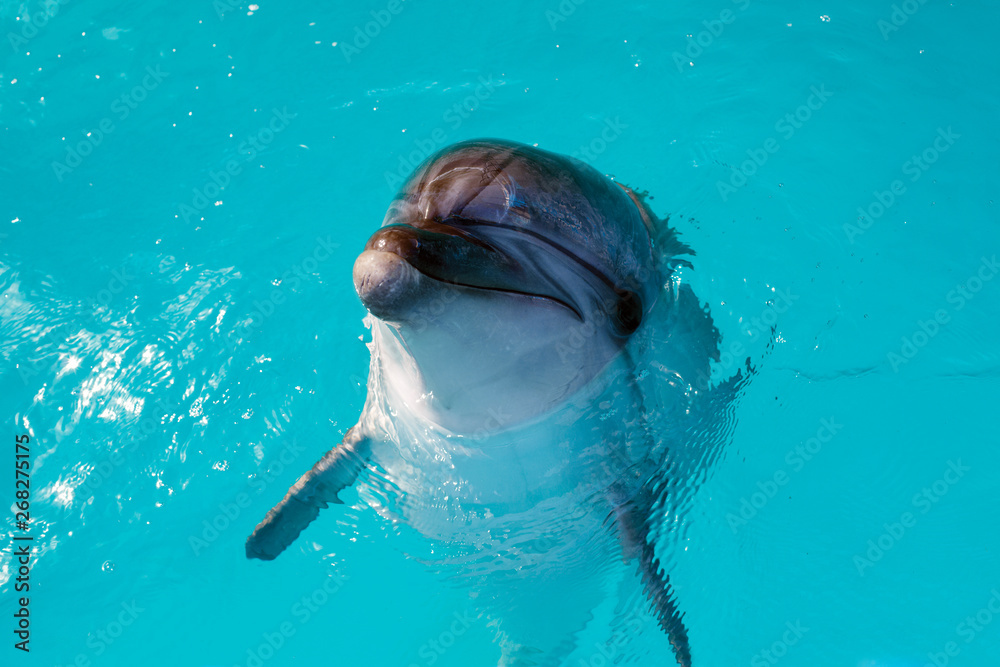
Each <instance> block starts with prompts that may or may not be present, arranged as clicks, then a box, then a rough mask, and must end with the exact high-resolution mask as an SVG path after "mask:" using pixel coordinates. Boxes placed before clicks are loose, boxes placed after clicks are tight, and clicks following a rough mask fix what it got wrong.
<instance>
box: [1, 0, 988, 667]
mask: <svg viewBox="0 0 1000 667" xmlns="http://www.w3.org/2000/svg"><path fill="white" fill-rule="evenodd" d="M998 20H1000V15H998V10H997V8H996V6H995V5H994V4H992V3H987V2H951V3H948V2H935V1H934V0H927V1H926V2H919V1H918V0H907V1H906V2H897V3H893V2H890V1H888V0H887V1H886V2H864V3H862V2H850V3H821V2H780V3H762V2H756V1H755V0H737V1H730V0H719V1H717V2H708V1H705V0H702V1H699V2H680V3H670V4H666V5H660V4H655V3H624V4H622V3H619V4H616V5H609V4H606V3H597V2H593V0H591V1H589V2H585V1H583V0H565V1H563V2H561V3H560V2H556V1H555V0H554V1H553V2H551V3H544V2H542V3H521V2H516V3H507V4H504V5H496V4H491V5H469V4H468V3H459V2H447V1H443V0H438V1H434V2H431V1H426V2H415V1H413V0H405V1H404V0H399V2H398V3H397V2H383V1H374V2H364V3H356V4H352V5H347V4H338V5H336V6H317V5H316V4H315V3H311V4H306V3H290V4H287V5H279V4H275V3H268V2H266V1H263V2H259V3H258V4H252V5H250V4H241V3H236V2H232V1H231V0H219V1H217V2H214V3H212V2H207V1H206V2H199V3H189V4H178V3H163V2H150V3H141V4H135V5H127V6H118V5H112V4H110V3H106V2H100V1H98V0H90V1H85V0H66V1H64V2H47V3H46V2H36V1H31V2H16V3H15V2H3V3H0V21H2V27H3V31H2V32H3V34H4V35H5V36H6V37H5V39H4V42H5V43H4V44H3V45H0V54H2V55H0V128H2V133H0V146H2V155H3V160H2V161H0V201H2V204H3V214H4V216H5V217H4V218H0V354H2V364H0V416H2V419H3V420H4V423H5V424H6V427H5V435H4V438H5V441H6V442H7V445H5V446H4V452H5V453H4V454H3V457H4V459H3V461H2V462H0V466H2V469H3V470H6V471H7V472H4V473H3V474H2V477H3V478H4V479H5V480H7V481H5V482H3V483H2V484H0V500H3V503H0V504H2V505H3V507H4V508H5V514H4V518H3V521H4V523H3V525H4V528H5V532H6V533H7V535H6V537H5V541H4V543H3V544H2V545H0V547H2V552H0V591H2V598H3V599H2V610H3V611H2V617H3V618H4V619H6V620H5V623H6V625H5V626H4V627H3V628H2V630H3V636H4V637H6V639H5V640H4V641H5V645H4V646H3V647H2V648H0V651H2V655H3V658H2V662H3V664H12V665H20V664H32V665H46V666H48V665H65V664H81V665H84V664H94V665H109V666H110V665H133V664H137V663H140V662H141V663H143V664H148V665H161V664H162V665H167V664H170V665H173V664H178V665H199V666H213V667H214V666H222V665H225V666H230V665H248V666H250V665H254V664H267V665H292V664H295V665H355V664H371V665H403V666H409V665H419V666H421V667H423V666H429V665H462V666H470V665H493V664H496V661H497V659H498V657H499V649H498V647H497V645H496V643H495V641H494V639H495V638H494V631H493V628H491V627H489V625H488V623H487V622H486V621H485V620H483V619H481V618H477V617H475V616H474V615H470V614H469V613H468V610H469V608H470V607H469V600H468V597H467V591H465V590H463V589H462V588H461V587H460V586H455V585H452V584H451V583H449V582H448V581H444V580H442V577H440V576H439V575H437V574H435V573H434V572H431V571H428V568H426V567H424V566H423V565H422V564H420V563H419V562H417V561H416V560H414V559H413V558H409V557H407V555H406V553H407V552H408V550H410V549H411V548H413V549H415V548H417V547H416V545H413V544H409V543H408V542H407V540H409V539H410V538H408V537H406V536H400V535H398V534H397V533H396V532H394V531H393V530H390V529H389V527H388V526H387V525H386V523H385V522H384V521H382V520H381V519H380V518H379V517H378V516H377V515H376V513H375V512H373V511H372V510H371V509H370V508H368V507H367V506H366V505H365V504H364V503H363V502H362V501H361V499H360V498H359V496H358V494H357V493H356V492H355V493H353V495H350V496H349V497H348V498H347V501H348V505H347V506H338V507H337V508H335V509H334V510H329V511H327V512H325V513H324V515H323V516H322V517H321V518H320V520H319V521H318V522H317V523H316V524H315V525H314V526H313V527H312V528H311V529H310V531H309V532H308V533H306V534H304V535H303V537H302V538H301V539H300V540H299V542H297V543H296V545H295V546H294V547H293V548H292V549H290V550H289V552H288V553H286V554H285V555H284V556H282V558H281V559H278V560H276V561H274V562H271V563H260V562H257V561H248V560H247V559H246V558H245V556H244V552H243V541H244V539H245V538H246V535H247V534H248V533H249V532H250V531H251V530H252V529H253V527H254V525H256V523H257V521H259V520H260V518H261V517H262V516H263V514H264V513H265V512H266V511H267V509H269V508H270V507H271V505H272V504H273V503H274V502H276V501H277V500H278V499H279V498H280V497H281V496H282V495H283V493H284V491H285V489H287V487H288V485H289V484H291V483H292V482H293V481H294V480H295V479H296V478H297V476H298V475H299V474H300V473H301V472H302V471H304V470H305V469H307V468H308V467H309V466H310V465H311V464H312V463H313V462H314V461H315V460H316V459H317V458H319V456H321V455H322V454H323V453H324V452H325V451H326V450H327V449H329V448H330V447H331V446H332V445H333V444H335V443H336V442H338V441H339V439H340V438H341V437H342V435H343V433H344V431H345V430H346V429H347V428H349V427H350V426H351V425H352V424H353V423H354V420H355V419H356V418H357V415H358V414H359V412H360V409H361V407H362V405H363V402H364V388H365V376H366V372H367V359H368V352H367V349H366V348H365V346H364V344H363V341H364V340H367V337H366V336H367V332H366V330H365V328H364V326H363V325H362V321H361V320H362V317H363V316H364V313H365V311H364V309H363V308H362V306H361V305H360V303H359V302H358V300H357V297H356V295H355V294H354V290H353V287H352V283H351V266H352V263H353V260H354V257H355V256H356V255H357V253H358V252H359V251H360V249H361V248H362V247H363V245H364V242H365V240H366V239H367V238H368V236H369V235H370V234H371V233H372V231H374V230H375V229H376V228H377V226H378V225H379V224H380V222H381V220H382V216H383V214H384V211H385V208H386V206H387V205H388V203H389V201H390V199H391V197H392V195H393V193H394V192H395V189H396V187H398V185H399V183H400V181H401V179H402V178H404V177H405V176H406V175H407V174H408V173H409V172H410V171H411V170H412V169H413V168H414V167H415V166H416V165H417V164H418V163H419V162H420V161H421V160H422V159H423V158H425V157H426V156H428V155H429V154H430V153H432V152H433V151H435V150H437V149H439V148H442V147H443V146H445V145H447V144H449V143H452V142H455V141H459V140H462V139H468V138H474V137H502V138H508V139H513V140H517V141H522V142H525V143H528V144H536V143H537V144H538V146H540V147H542V148H545V149H548V150H552V151H556V152H560V153H565V154H572V155H575V156H576V157H579V158H581V159H583V160H585V161H587V162H589V163H591V164H592V165H593V166H595V167H596V168H597V169H599V170H601V171H602V172H604V173H608V174H611V175H613V176H614V177H615V178H616V179H617V180H619V181H621V182H624V183H628V184H629V185H632V186H634V187H636V188H638V189H640V190H648V192H649V194H650V196H651V201H650V203H651V205H652V207H653V209H654V210H655V211H656V213H658V214H659V215H661V216H667V215H670V221H671V224H672V225H674V226H675V227H676V228H677V229H678V230H679V231H680V233H681V235H682V238H683V240H684V241H685V242H687V243H688V244H690V245H691V246H692V247H693V248H694V249H695V251H696V253H697V255H696V257H695V258H694V260H693V263H694V270H693V271H690V272H687V273H686V274H685V278H686V279H687V280H688V281H689V282H690V284H691V285H692V286H693V288H694V290H695V292H696V293H697V294H698V296H699V297H700V298H701V299H702V301H703V302H704V303H705V304H706V306H707V307H708V308H709V309H710V311H711V314H712V317H713V318H714V321H715V324H716V325H717V326H718V327H719V329H720V331H721V332H722V336H723V339H722V340H723V355H722V359H721V361H720V364H719V368H718V374H719V377H727V376H729V375H731V374H732V373H733V372H735V371H736V370H737V369H738V368H740V367H742V364H743V360H744V359H745V358H746V357H748V356H749V357H751V358H753V359H754V360H755V362H754V363H755V366H756V371H757V372H756V374H755V376H754V377H753V379H752V381H751V382H750V383H749V384H748V385H747V386H746V388H745V390H744V392H743V393H742V395H741V397H740V399H739V401H738V403H737V404H736V405H735V406H734V408H733V417H734V425H735V426H734V430H733V433H732V439H731V442H730V443H729V444H728V445H727V447H726V448H725V451H724V453H723V454H722V456H721V457H720V458H719V460H718V461H717V462H715V464H714V466H713V469H712V470H711V471H706V475H705V481H704V483H703V484H702V485H701V486H700V487H699V488H698V489H697V491H696V493H695V494H694V496H693V497H692V499H691V502H690V506H689V507H688V508H687V511H686V514H685V516H683V517H682V522H683V531H682V534H683V539H682V540H680V541H678V542H677V543H676V544H675V545H674V546H673V547H672V550H671V553H670V555H669V561H670V563H671V580H672V582H673V583H674V585H675V587H676V588H677V591H678V599H679V600H680V604H681V606H682V608H683V609H684V612H685V620H686V623H687V627H688V630H689V634H690V639H691V646H692V652H693V664H694V665H696V666H698V667H701V666H710V665H741V664H742V665H747V664H749V665H751V666H752V667H759V666H761V665H775V664H781V665H789V666H792V665H851V666H857V667H876V666H878V667H904V666H905V667H910V666H914V667H916V666H922V665H925V664H937V665H943V664H955V665H992V664H995V660H996V656H997V655H1000V620H998V619H996V613H995V612H994V611H993V610H1000V594H998V593H997V591H1000V557H998V554H1000V537H998V533H997V531H996V530H995V527H996V526H997V525H998V523H1000V510H998V505H997V503H996V489H997V482H996V479H997V477H996V470H997V466H998V464H1000V454H998V449H997V447H996V435H995V428H994V423H993V421H994V420H993V415H994V413H995V410H994V408H995V404H996V397H997V391H998V388H1000V384H998V371H1000V353H998V351H997V350H998V347H997V344H996V343H997V341H998V339H997V333H996V332H997V327H998V324H1000V321H998V315H997V313H998V307H1000V280H995V278H996V277H997V271H998V266H997V264H996V253H997V251H998V248H1000V233H998V229H997V225H998V218H997V208H996V201H997V199H998V194H1000V193H998V192H997V187H998V186H997V183H998V178H997V177H998V171H997V163H996V155H997V149H998V147H1000V146H998V133H997V130H996V127H995V126H996V122H995V119H996V118H997V117H998V115H1000V101H998V91H997V82H998V81H1000V77H998V75H1000V66H998V65H1000V63H998V60H997V58H996V56H995V54H994V53H993V50H992V47H991V46H990V44H991V43H992V38H993V32H994V28H995V27H996V25H997V22H998ZM772 328H773V336H772V334H771V332H772ZM772 341H773V342H772ZM20 434H29V435H30V437H31V452H32V459H31V466H32V467H31V484H32V499H31V522H30V528H29V530H28V531H27V534H30V535H32V536H33V538H34V541H33V545H34V548H35V550H36V551H35V553H34V556H33V566H32V569H31V574H30V577H31V590H30V613H31V640H30V648H31V651H30V653H29V654H25V653H24V652H22V651H19V650H17V649H16V648H15V647H14V643H15V641H16V639H15V635H14V633H13V630H14V629H15V626H16V619H14V616H13V615H14V613H16V612H17V609H18V608H19V605H18V603H17V598H18V596H19V594H18V592H17V591H16V589H15V587H16V583H17V577H18V562H17V559H16V557H15V555H14V554H15V550H16V548H17V547H16V546H15V542H14V541H13V540H12V539H11V538H12V537H13V536H15V535H23V534H25V531H23V530H21V529H19V528H18V527H17V525H16V520H15V514H14V511H15V502H16V500H17V499H16V498H15V495H14V494H15V487H14V477H15V472H14V466H15V455H16V451H15V444H14V439H15V437H16V436H17V435H20ZM6 508H9V510H10V511H6ZM612 589H613V586H609V596H608V600H607V602H606V604H604V605H602V606H601V607H599V608H597V609H595V610H594V614H593V619H592V621H591V622H590V623H589V624H588V626H587V627H586V628H585V629H584V630H583V631H582V632H581V633H580V634H579V636H578V638H577V644H578V646H579V647H580V648H579V649H578V651H577V652H576V653H574V654H573V655H572V656H571V657H568V658H567V659H566V661H565V664H567V665H574V666H576V665H580V664H584V665H592V666H596V665H600V664H612V663H614V664H635V665H670V664H673V657H672V656H671V655H670V653H669V646H667V645H666V642H665V640H664V639H663V638H662V637H661V636H659V633H658V631H657V630H656V629H655V624H650V623H648V622H644V619H646V618H647V617H645V616H643V615H642V613H641V610H642V605H641V604H640V603H639V602H634V606H635V607H636V608H638V609H639V610H640V611H639V612H637V615H635V616H632V617H629V616H625V617H622V616H621V614H617V615H616V613H617V612H616V603H617V602H620V601H617V600H616V599H615V597H614V596H615V594H616V593H615V592H614V591H613V590H612ZM566 593H567V595H568V594H569V593H570V591H566ZM556 594H558V592H556ZM567 604H569V602H567ZM622 631H626V632H627V634H628V636H629V637H630V639H629V641H628V643H627V645H626V644H623V643H622V642H619V641H617V640H615V639H613V638H614V637H620V636H621V633H622ZM615 633H618V634H615ZM602 660H603V661H605V662H602Z"/></svg>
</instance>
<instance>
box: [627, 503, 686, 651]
mask: <svg viewBox="0 0 1000 667" xmlns="http://www.w3.org/2000/svg"><path fill="white" fill-rule="evenodd" d="M653 506H654V494H653V493H652V492H651V491H650V490H649V489H648V488H643V489H642V490H641V491H640V492H639V493H638V494H637V495H636V496H635V497H633V498H632V499H631V500H629V501H627V502H626V503H625V504H624V505H622V506H620V507H619V509H618V527H619V531H620V535H621V540H622V548H623V551H624V553H625V555H626V556H632V557H636V558H637V559H638V561H639V576H640V577H641V579H642V584H643V588H644V589H645V592H646V597H647V598H648V599H649V601H650V602H651V603H652V604H653V611H654V612H655V613H656V618H657V622H658V624H659V626H660V629H662V630H663V632H665V633H666V635H667V639H669V640H670V644H671V646H673V647H674V655H675V656H676V658H677V664H678V665H680V667H691V646H690V644H689V643H688V634H687V627H685V625H684V614H683V612H681V611H680V609H678V607H677V601H676V599H675V597H674V589H673V587H672V586H671V585H670V576H669V575H668V574H667V573H666V572H665V571H664V570H662V569H661V567H660V559H659V558H657V557H656V551H655V548H654V541H652V540H650V535H649V525H650V524H649V517H650V516H651V514H652V509H653Z"/></svg>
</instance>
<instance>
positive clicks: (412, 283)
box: [354, 250, 426, 322]
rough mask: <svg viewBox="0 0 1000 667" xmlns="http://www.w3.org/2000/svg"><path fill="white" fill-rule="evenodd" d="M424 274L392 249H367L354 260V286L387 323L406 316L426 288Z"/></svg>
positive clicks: (369, 310)
mask: <svg viewBox="0 0 1000 667" xmlns="http://www.w3.org/2000/svg"><path fill="white" fill-rule="evenodd" d="M424 282H425V281H423V276H422V275H421V273H420V272H419V271H417V270H416V269H415V268H413V266H411V265H410V263H409V262H407V261H406V260H405V259H403V258H402V257H401V256H399V255H398V254H396V253H393V252H387V251H384V250H365V251H364V252H363V253H361V254H360V255H359V256H358V258H357V260H355V262H354V289H355V290H356V291H357V293H358V297H360V298H361V303H363V304H364V306H365V308H367V309H368V312H370V313H371V314H372V315H374V316H375V317H377V318H379V319H380V320H385V321H387V322H393V321H398V320H401V319H405V314H406V312H407V311H409V310H410V309H411V308H412V307H413V306H414V305H415V303H416V302H417V300H418V299H419V297H420V294H421V292H422V291H424V288H425V287H426V286H425V285H424V284H423V283H424Z"/></svg>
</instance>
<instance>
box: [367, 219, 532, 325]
mask: <svg viewBox="0 0 1000 667" xmlns="http://www.w3.org/2000/svg"><path fill="white" fill-rule="evenodd" d="M516 273H518V269H517V266H516V264H514V263H513V262H512V261H511V260H510V259H509V258H508V257H507V256H506V255H505V254H503V253H502V252H500V251H498V250H496V249H494V248H493V247H492V246H490V245H489V244H487V243H485V242H483V241H481V240H479V239H476V238H475V237H472V236H471V235H469V234H464V233H461V232H459V231H457V230H455V228H453V227H449V226H447V225H442V224H439V223H433V222H424V223H422V224H421V226H420V227H419V228H418V227H414V226H411V225H404V224H395V225H389V226H387V227H383V228H382V229H380V230H378V231H377V232H375V234H374V235H373V236H372V237H371V238H370V239H369V240H368V243H367V244H366V245H365V250H364V252H362V253H361V255H359V256H358V258H357V260H356V261H355V262H354V288H355V290H357V292H358V296H359V297H360V298H361V302H362V303H363V304H364V306H365V308H367V309H368V311H369V312H370V313H371V314H372V315H374V316H375V317H378V318H379V319H382V320H386V321H390V322H398V321H402V320H405V319H406V314H407V313H408V312H409V311H411V310H412V309H413V308H414V307H415V306H416V305H417V303H418V300H419V299H420V298H421V297H422V296H424V295H425V294H427V293H428V292H429V291H432V290H435V289H437V290H440V289H442V288H443V287H444V286H445V284H450V285H463V286H467V287H482V288H486V289H493V288H496V287H499V286H502V285H504V284H506V283H508V282H509V281H510V276H511V275H513V274H516Z"/></svg>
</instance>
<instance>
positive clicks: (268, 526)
mask: <svg viewBox="0 0 1000 667" xmlns="http://www.w3.org/2000/svg"><path fill="white" fill-rule="evenodd" d="M370 454H371V440H370V439H369V438H367V437H365V436H363V435H359V434H358V433H357V429H351V430H350V431H348V432H347V435H346V436H345V437H344V441H343V442H342V443H341V444H340V446H338V447H335V448H333V449H331V450H330V451H329V452H327V454H326V456H324V457H323V458H322V459H320V460H319V461H318V462H317V463H316V465H314V466H313V467H312V470H310V471H309V472H307V473H306V474H304V475H302V477H300V478H299V481H297V482H295V484H293V485H292V488H290V489H288V493H286V494H285V497H284V498H283V499H282V500H281V502H279V503H278V504H277V505H275V506H274V507H273V508H272V509H271V510H270V511H269V512H268V513H267V516H265V517H264V520H263V521H261V522H260V523H259V524H258V525H257V528H255V529H254V531H253V534H251V535H250V537H248V538H247V544H246V550H247V558H259V559H260V560H274V559H275V558H276V557H277V556H278V554H280V553H281V552H282V551H284V550H285V549H286V548H287V547H288V545H290V544H291V543H292V542H294V541H295V539H296V538H297V537H298V536H299V533H301V532H302V531H303V530H305V528H306V526H308V525H309V524H310V523H312V522H313V521H314V520H315V519H316V517H317V516H319V511H320V510H321V509H324V508H326V507H327V505H328V504H329V503H336V504H340V503H343V501H342V500H340V498H338V497H337V493H339V492H340V491H341V490H342V489H345V488H347V487H349V486H351V485H352V484H354V480H356V479H357V477H358V474H359V473H360V472H361V470H362V469H364V467H365V462H366V461H367V460H368V457H369V455H370Z"/></svg>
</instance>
